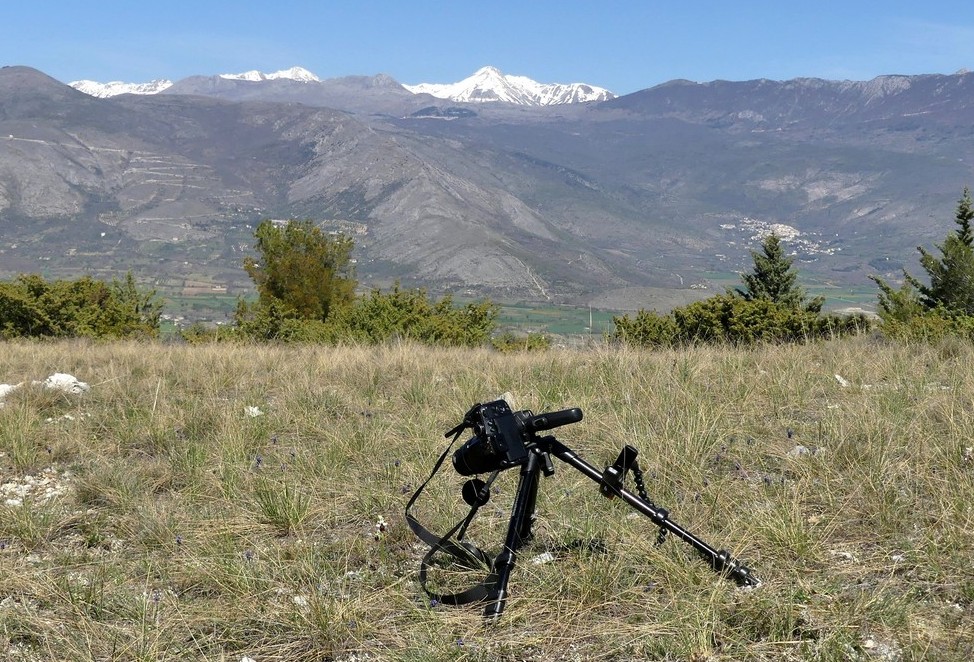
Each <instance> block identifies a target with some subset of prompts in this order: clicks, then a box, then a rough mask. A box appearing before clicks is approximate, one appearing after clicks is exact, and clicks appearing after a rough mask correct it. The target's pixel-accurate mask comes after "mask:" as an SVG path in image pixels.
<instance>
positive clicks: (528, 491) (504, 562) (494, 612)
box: [484, 452, 541, 619]
mask: <svg viewBox="0 0 974 662" xmlns="http://www.w3.org/2000/svg"><path fill="white" fill-rule="evenodd" d="M540 468H541V467H540V465H539V463H538V456H537V454H536V453H533V452H532V453H528V459H527V461H526V462H525V463H524V464H523V465H522V466H521V476H520V478H519V479H518V484H517V494H516V495H515V497H514V506H513V508H512V509H511V522H510V524H509V525H508V528H507V540H506V541H505V542H504V549H503V550H501V553H500V554H498V555H497V558H496V559H494V575H495V576H496V577H497V580H496V581H495V582H494V585H493V586H492V587H491V589H490V593H488V594H487V603H488V604H487V606H486V607H485V608H484V618H487V619H495V618H497V617H498V616H500V615H501V613H502V612H503V611H504V606H505V604H506V602H507V583H508V581H510V579H511V571H512V570H513V569H514V564H515V562H516V561H517V550H518V549H519V548H520V547H521V545H522V544H523V543H524V542H525V541H526V540H527V539H528V538H530V537H531V521H532V517H533V516H534V506H535V502H536V500H537V497H538V480H539V478H540V476H539V471H540Z"/></svg>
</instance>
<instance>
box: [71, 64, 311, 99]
mask: <svg viewBox="0 0 974 662" xmlns="http://www.w3.org/2000/svg"><path fill="white" fill-rule="evenodd" d="M219 77H220V78H227V79H230V80H247V81H254V82H259V81H262V80H277V79H289V80H296V81H299V82H302V83H318V82H321V79H320V78H318V77H317V76H315V75H314V74H313V73H311V72H310V71H308V70H307V69H304V68H302V67H291V68H290V69H282V70H281V71H275V72H274V73H270V74H265V73H262V72H260V71H256V70H255V71H245V72H244V73H242V74H220V75H219ZM68 85H70V86H71V87H73V88H74V89H76V90H79V91H81V92H84V93H85V94H90V95H91V96H93V97H101V98H105V97H113V96H115V95H117V94H158V93H159V92H162V91H163V90H165V89H168V88H170V87H172V85H173V82H172V81H171V80H154V81H152V82H149V83H123V82H121V81H112V82H111V83H99V82H97V81H93V80H76V81H74V82H72V83H68Z"/></svg>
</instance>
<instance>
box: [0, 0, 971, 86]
mask: <svg viewBox="0 0 974 662" xmlns="http://www.w3.org/2000/svg"><path fill="white" fill-rule="evenodd" d="M13 64H22V65H28V66H32V67H35V68H37V69H40V70H41V71H44V72H45V73H47V74H49V75H51V76H53V77H54V78H56V79H58V80H61V81H63V82H69V81H73V80H78V79H91V80H97V81H100V82H108V81H112V80H121V81H125V82H145V81H148V80H152V79H154V78H169V79H172V80H178V79H180V78H183V77H185V76H190V75H194V74H206V75H212V74H218V73H239V72H243V71H247V70H250V69H258V70H260V71H264V72H272V71H277V70H280V69H286V68H288V67H291V66H295V65H298V66H302V67H305V68H306V69H309V70H311V71H312V72H314V73H315V74H317V75H318V76H320V77H321V78H331V77H336V76H346V75H372V74H377V73H386V74H389V75H391V76H393V77H394V78H395V79H396V80H399V81H400V82H402V83H423V82H425V83H450V82H455V81H457V80H460V79H462V78H465V77H467V76H468V75H470V74H472V73H473V72H474V71H475V70H477V69H479V68H480V67H482V66H484V65H488V64H489V65H493V66H495V67H498V68H499V69H500V70H501V71H503V72H504V73H507V74H517V75H522V76H528V77H530V78H533V79H535V80H537V81H539V82H545V83H554V82H560V83H570V82H586V83H590V84H593V85H600V86H602V87H607V88H609V89H610V90H612V91H613V92H616V93H617V94H626V93H629V92H634V91H637V90H640V89H644V88H647V87H652V86H653V85H657V84H660V83H663V82H666V81H668V80H672V79H674V78H687V79H690V80H695V81H709V80H715V79H726V80H748V79H753V78H771V79H776V80H785V79H789V78H795V77H799V76H811V77H820V78H829V79H850V80H868V79H870V78H873V77H874V76H877V75H882V74H919V73H944V74H947V73H954V72H956V71H958V70H959V69H962V68H967V69H974V2H972V1H971V0H966V1H954V0H926V1H921V2H917V1H913V2H900V1H898V0H879V1H877V0H869V1H868V2H859V1H857V0H845V1H844V2H833V1H832V0H819V1H818V2H802V1H799V0H791V1H790V0H776V1H774V2H765V1H763V0H762V1H753V2H751V1H748V0H737V1H736V2H730V1H729V0H728V1H726V2H710V1H707V2H693V1H692V0H691V1H690V2H686V3H683V2H678V1H674V0H666V1H663V2H657V1H655V0H643V1H638V0H600V1H597V2H596V1H594V0H593V1H591V2H581V1H574V0H562V1H560V2H553V1H549V0H536V1H532V0H520V1H517V2H509V1H507V0H494V1H492V2H491V1H480V2H473V1H463V0H454V1H453V2H433V1H424V0H412V1H411V2H406V1H403V2H394V1H392V0H385V1H380V0H371V1H370V0H361V1H359V2H352V1H345V0H318V1H311V0H305V1H300V0H276V1H275V2H260V3H249V2H240V1H239V0H238V1H236V2H225V1H222V0H196V1H193V2H190V1H186V0H167V1H166V2H151V1H148V0H147V1H145V2H143V1H140V0H125V1H124V2H121V1H116V0H78V1H75V0H31V1H29V2H27V1H21V2H16V1H13V0H11V1H9V2H5V3H4V6H3V8H2V10H0V65H13Z"/></svg>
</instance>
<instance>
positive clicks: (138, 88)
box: [68, 79, 172, 99]
mask: <svg viewBox="0 0 974 662" xmlns="http://www.w3.org/2000/svg"><path fill="white" fill-rule="evenodd" d="M68 85H70V86H71V87H73V88H74V89H76V90H78V91H79V92H84V93H85V94H88V95H91V96H93V97H99V98H101V99H105V98H108V97H114V96H118V95H119V94H159V93H160V92H162V91H163V90H165V89H167V88H169V87H172V81H171V80H165V79H159V80H153V81H149V82H148V83H123V82H122V81H118V80H114V81H111V82H110V83H99V82H98V81H94V80H76V81H73V82H71V83H68Z"/></svg>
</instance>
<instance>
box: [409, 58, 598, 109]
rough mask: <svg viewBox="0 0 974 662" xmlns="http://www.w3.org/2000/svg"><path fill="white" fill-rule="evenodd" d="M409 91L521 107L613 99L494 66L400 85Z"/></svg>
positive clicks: (595, 90) (584, 86) (592, 90)
mask: <svg viewBox="0 0 974 662" xmlns="http://www.w3.org/2000/svg"><path fill="white" fill-rule="evenodd" d="M403 87H405V88H406V89H407V90H409V91H410V92H412V93H413V94H429V95H431V96H434V97H437V98H440V99H450V100H451V101H458V102H490V101H503V102H507V103H514V104H519V105H523V106H553V105H558V104H565V103H584V102H587V101H605V100H607V99H614V98H615V96H616V95H614V94H613V93H612V92H610V91H609V90H606V89H604V88H601V87H596V86H594V85H587V84H585V83H567V84H565V83H539V82H537V81H535V80H533V79H531V78H528V77H527V76H510V75H505V74H503V73H502V72H501V71H500V70H499V69H497V68H496V67H491V66H486V67H481V68H480V69H478V70H477V71H475V72H474V73H473V75H471V76H469V77H467V78H464V79H463V80H461V81H460V82H458V83H446V84H439V83H420V84H418V85H403Z"/></svg>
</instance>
